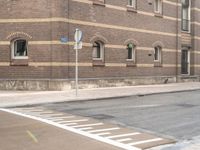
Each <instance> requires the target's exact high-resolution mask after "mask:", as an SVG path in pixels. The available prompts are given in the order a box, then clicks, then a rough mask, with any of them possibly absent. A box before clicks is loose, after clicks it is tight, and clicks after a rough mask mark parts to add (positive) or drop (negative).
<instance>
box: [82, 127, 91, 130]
mask: <svg viewBox="0 0 200 150" xmlns="http://www.w3.org/2000/svg"><path fill="white" fill-rule="evenodd" d="M91 129H93V128H92V127H87V128H79V130H91Z"/></svg>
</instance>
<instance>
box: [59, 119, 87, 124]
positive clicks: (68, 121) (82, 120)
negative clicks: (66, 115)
mask: <svg viewBox="0 0 200 150" xmlns="http://www.w3.org/2000/svg"><path fill="white" fill-rule="evenodd" d="M84 121H88V119H80V120H67V121H60V122H57V123H71V122H72V123H73V122H84Z"/></svg>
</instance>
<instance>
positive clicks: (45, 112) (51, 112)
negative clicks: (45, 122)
mask: <svg viewBox="0 0 200 150" xmlns="http://www.w3.org/2000/svg"><path fill="white" fill-rule="evenodd" d="M53 113H54V112H53V111H42V112H38V114H42V115H45V114H53Z"/></svg>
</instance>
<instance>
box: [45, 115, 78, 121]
mask: <svg viewBox="0 0 200 150" xmlns="http://www.w3.org/2000/svg"><path fill="white" fill-rule="evenodd" d="M44 118H45V119H62V120H63V119H69V118H74V116H66V117H53V118H52V117H49V118H48V117H44Z"/></svg>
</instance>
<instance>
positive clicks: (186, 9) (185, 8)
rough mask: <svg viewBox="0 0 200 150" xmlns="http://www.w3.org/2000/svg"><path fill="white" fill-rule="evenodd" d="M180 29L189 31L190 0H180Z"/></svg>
mask: <svg viewBox="0 0 200 150" xmlns="http://www.w3.org/2000/svg"><path fill="white" fill-rule="evenodd" d="M181 3H182V19H181V21H182V31H187V32H189V31H190V14H191V13H190V11H191V10H190V0H182V1H181Z"/></svg>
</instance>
